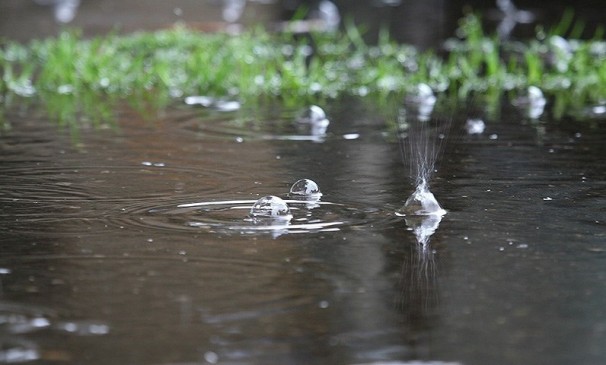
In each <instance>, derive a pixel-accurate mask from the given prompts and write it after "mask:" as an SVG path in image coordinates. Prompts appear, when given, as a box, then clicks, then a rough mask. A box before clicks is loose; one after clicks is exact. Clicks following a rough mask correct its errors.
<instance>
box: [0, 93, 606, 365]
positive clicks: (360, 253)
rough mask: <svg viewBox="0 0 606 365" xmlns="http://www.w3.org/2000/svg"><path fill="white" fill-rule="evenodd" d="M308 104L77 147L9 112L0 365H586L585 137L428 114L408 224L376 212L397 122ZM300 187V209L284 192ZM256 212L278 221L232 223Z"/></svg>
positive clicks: (600, 192) (601, 334) (391, 202)
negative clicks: (473, 129) (420, 211)
mask: <svg viewBox="0 0 606 365" xmlns="http://www.w3.org/2000/svg"><path fill="white" fill-rule="evenodd" d="M322 107H324V108H325V110H326V113H327V115H328V118H329V120H330V124H329V125H328V126H327V127H326V129H325V130H321V131H320V133H318V131H317V130H312V129H305V128H302V126H301V125H300V123H297V122H296V120H297V115H299V111H298V110H282V109H279V108H271V109H268V110H254V111H252V110H247V109H246V108H243V109H241V110H238V111H232V112H220V111H216V110H205V109H197V108H194V107H190V106H187V105H180V106H176V107H174V108H171V109H170V110H169V111H167V112H165V113H163V114H162V115H159V116H157V117H156V118H151V119H150V120H143V119H142V118H140V117H139V116H138V115H137V114H136V113H133V112H131V111H129V110H128V109H125V110H123V111H122V112H121V113H120V114H119V115H120V117H119V120H118V121H117V123H116V127H115V128H109V129H100V130H93V129H87V128H83V129H81V130H80V131H79V134H78V137H77V138H76V137H74V136H72V135H70V133H69V131H67V130H63V129H61V128H60V127H57V126H56V125H54V124H53V123H52V122H50V121H48V120H45V118H43V117H37V115H43V113H39V112H37V111H35V110H31V111H29V112H11V113H9V114H8V116H7V120H8V121H9V122H10V125H11V129H10V130H8V131H6V132H3V134H2V135H1V136H0V156H1V159H2V164H0V235H1V240H0V344H1V346H0V362H5V363H15V362H31V363H54V362H56V363H74V364H76V363H77V364H83V363H86V364H204V363H221V364H367V363H379V362H381V361H391V362H394V363H397V364H419V363H420V364H571V363H578V364H599V363H603V362H606V350H604V346H603V344H604V343H606V315H605V312H604V308H605V307H606V286H604V282H605V280H606V256H605V255H606V245H605V242H606V240H605V238H606V234H605V232H606V231H605V230H604V225H605V224H604V221H605V217H606V211H605V209H606V208H605V207H606V170H605V169H604V160H603V156H604V155H605V152H606V150H605V145H604V140H605V138H606V127H605V126H606V124H604V121H603V120H594V121H588V122H582V123H579V122H570V121H568V122H561V123H555V122H550V123H547V124H533V123H531V122H530V121H528V120H527V119H526V118H525V117H524V115H523V114H522V113H520V112H518V111H516V110H514V109H511V108H505V109H504V110H503V111H502V114H501V115H502V116H501V118H499V120H494V121H490V120H487V121H486V130H485V132H484V133H483V134H480V135H471V136H467V135H466V134H465V132H464V127H465V123H466V120H467V116H466V115H465V113H463V112H462V113H454V112H452V113H451V114H449V115H442V116H441V117H443V118H451V120H452V123H451V124H452V126H451V131H450V134H449V135H448V138H447V141H446V142H445V144H444V146H443V147H444V150H443V154H442V155H441V157H440V158H439V161H438V163H437V167H438V171H437V172H436V173H435V174H434V175H433V177H432V181H431V187H432V192H433V193H434V194H435V196H436V198H437V199H438V201H439V202H440V204H441V205H442V206H443V208H444V209H446V210H447V212H448V213H447V214H446V215H445V216H443V217H441V220H440V219H434V220H429V221H428V220H423V219H424V218H423V219H421V218H419V217H417V218H411V217H401V216H398V215H396V214H395V212H396V211H397V210H398V209H399V208H400V207H401V206H402V204H403V203H404V201H405V200H406V199H407V197H408V196H409V195H410V194H411V193H412V191H413V190H414V189H413V186H412V185H411V184H410V176H409V171H410V169H409V166H408V162H407V161H402V158H401V154H400V147H399V145H398V142H397V139H396V138H395V132H394V131H393V128H391V127H389V123H387V121H388V120H389V115H395V114H396V112H397V111H395V110H394V111H393V112H389V111H388V112H387V113H385V114H384V115H386V116H381V115H382V114H381V113H380V112H379V111H378V110H377V109H375V108H373V107H372V106H367V105H364V104H362V103H347V102H335V103H332V104H328V105H323V106H322ZM383 112H385V110H383ZM301 178H310V179H313V180H314V181H316V182H317V183H318V185H319V186H320V188H321V191H322V193H323V195H322V196H321V198H319V200H317V201H316V200H312V201H305V200H294V199H293V198H292V197H290V196H289V195H288V193H289V189H290V186H291V185H292V184H293V183H294V182H295V181H297V180H298V179H301ZM266 195H275V196H278V197H280V198H282V199H285V200H286V201H287V203H288V204H289V206H290V210H291V214H292V219H291V220H290V221H287V222H278V223H276V222H271V221H270V222H261V223H259V222H257V221H255V220H254V219H251V217H250V216H249V211H250V208H251V207H252V205H253V203H254V202H255V201H256V200H257V199H258V198H260V197H262V196H266ZM423 234H424V235H425V236H423ZM420 235H421V236H420ZM422 239H426V240H427V242H428V245H427V246H422V245H420V244H419V242H420V240H422ZM415 361H419V362H415Z"/></svg>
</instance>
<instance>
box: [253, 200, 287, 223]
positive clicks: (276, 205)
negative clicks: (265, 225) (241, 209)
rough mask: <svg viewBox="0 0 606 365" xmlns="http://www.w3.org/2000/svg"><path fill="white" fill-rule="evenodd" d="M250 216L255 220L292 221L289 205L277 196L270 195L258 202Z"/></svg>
mask: <svg viewBox="0 0 606 365" xmlns="http://www.w3.org/2000/svg"><path fill="white" fill-rule="evenodd" d="M250 215H251V217H253V218H269V219H279V220H290V219H291V218H292V214H290V208H289V207H288V204H286V202H285V201H284V200H282V199H280V198H278V197H277V196H273V195H268V196H264V197H262V198H261V199H259V200H257V201H256V202H255V203H254V204H253V206H252V208H250Z"/></svg>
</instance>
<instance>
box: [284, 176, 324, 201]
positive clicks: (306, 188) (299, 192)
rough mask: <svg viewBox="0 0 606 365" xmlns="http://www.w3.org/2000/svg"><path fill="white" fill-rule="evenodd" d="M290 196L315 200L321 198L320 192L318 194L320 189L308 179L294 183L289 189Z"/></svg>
mask: <svg viewBox="0 0 606 365" xmlns="http://www.w3.org/2000/svg"><path fill="white" fill-rule="evenodd" d="M289 194H290V195H294V196H299V197H302V196H303V197H310V198H316V197H318V198H319V197H320V196H322V192H320V188H319V187H318V184H316V183H315V181H313V180H310V179H301V180H298V181H297V182H295V183H294V184H293V185H292V186H291V188H290V193H289Z"/></svg>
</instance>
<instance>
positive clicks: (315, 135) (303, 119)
mask: <svg viewBox="0 0 606 365" xmlns="http://www.w3.org/2000/svg"><path fill="white" fill-rule="evenodd" d="M296 121H297V130H298V131H299V133H301V134H305V135H309V136H311V137H312V138H311V140H312V141H315V142H323V141H324V137H325V136H326V129H327V128H328V125H329V124H330V121H329V120H328V118H326V113H325V112H324V110H322V108H320V107H319V106H317V105H312V106H310V107H309V108H307V109H305V110H304V111H303V112H301V113H300V114H299V116H298V117H297V119H296Z"/></svg>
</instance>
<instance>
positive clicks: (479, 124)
mask: <svg viewBox="0 0 606 365" xmlns="http://www.w3.org/2000/svg"><path fill="white" fill-rule="evenodd" d="M465 129H466V130H467V134H470V135H471V134H482V133H484V130H485V129H486V123H484V121H483V120H482V119H477V118H470V119H467V122H466V123H465Z"/></svg>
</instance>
